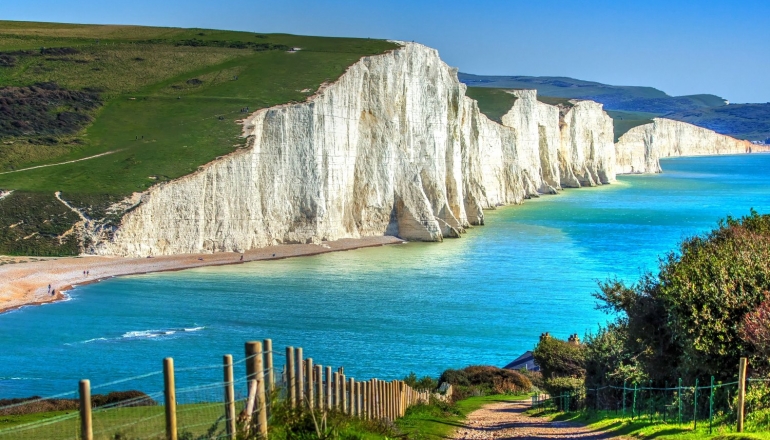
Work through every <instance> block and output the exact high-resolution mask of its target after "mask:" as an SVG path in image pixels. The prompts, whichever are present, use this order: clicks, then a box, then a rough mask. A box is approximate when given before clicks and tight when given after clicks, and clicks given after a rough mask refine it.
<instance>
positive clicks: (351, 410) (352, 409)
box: [348, 377, 356, 416]
mask: <svg viewBox="0 0 770 440" xmlns="http://www.w3.org/2000/svg"><path fill="white" fill-rule="evenodd" d="M349 380H350V382H349V384H348V385H349V386H348V394H350V399H349V400H348V405H349V406H348V415H351V416H355V415H356V380H355V379H354V378H352V377H351V378H350V379H349Z"/></svg>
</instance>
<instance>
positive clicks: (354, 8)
mask: <svg viewBox="0 0 770 440" xmlns="http://www.w3.org/2000/svg"><path fill="white" fill-rule="evenodd" d="M0 18H2V19H6V20H31V21H57V22H71V23H115V24H141V25H152V26H179V27H205V28H219V29H233V30H244V31H256V32H286V33H294V34H305V35H333V36H355V37H372V38H393V39H400V40H409V41H411V40H414V41H417V42H420V43H423V44H426V45H428V46H431V47H435V48H437V49H438V50H439V52H440V53H441V56H442V58H443V59H444V60H445V61H446V62H447V63H449V64H450V65H452V66H456V67H459V68H460V70H461V71H463V72H468V73H477V74H490V75H548V76H571V77H575V78H580V79H586V80H593V81H600V82H605V83H610V84H618V85H645V86H653V87H657V88H659V89H661V90H663V91H665V92H667V93H669V94H671V95H685V94H695V93H713V94H717V95H720V96H722V97H724V98H726V99H729V100H730V101H731V102H768V101H770V0H732V1H728V0H723V1H716V0H701V1H696V0H692V1H681V0H643V1H633V2H627V1H622V0H615V1H586V0H530V1H518V0H512V1H487V0H477V1H457V0H443V1H426V0H412V1H406V0H388V1H379V2H374V1H366V0H358V1H351V0H327V1H318V0H316V1H312V0H285V1H260V0H256V1H254V0H252V1H234V0H186V1H178V0H171V1H163V0H154V1H150V0H131V1H121V2H118V1H114V0H98V1H97V0H78V1H74V0H69V1H67V0H56V1H53V0H41V1H35V0H27V1H14V0H2V1H0Z"/></svg>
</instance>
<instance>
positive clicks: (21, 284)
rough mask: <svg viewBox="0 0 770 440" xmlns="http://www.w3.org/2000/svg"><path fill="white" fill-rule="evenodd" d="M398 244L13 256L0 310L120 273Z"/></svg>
mask: <svg viewBox="0 0 770 440" xmlns="http://www.w3.org/2000/svg"><path fill="white" fill-rule="evenodd" d="M397 243H403V240H401V239H399V238H396V237H387V236H385V237H365V238H347V239H342V240H337V241H327V242H323V243H321V244H286V245H278V246H269V247H265V248H260V249H253V250H250V251H246V252H245V253H243V254H241V253H236V252H218V253H213V254H212V253H206V254H185V255H169V256H160V257H154V258H121V257H95V256H94V257H91V256H84V257H66V258H55V259H38V258H34V257H4V258H5V260H6V261H8V262H10V261H15V263H14V264H4V265H2V266H0V313H2V312H7V311H9V310H13V309H16V308H19V307H22V306H27V305H36V304H44V303H49V302H54V301H59V300H62V299H66V292H67V291H68V290H71V289H72V288H73V287H76V286H78V285H83V284H88V283H94V282H97V281H99V280H103V279H106V278H110V277H116V276H121V275H134V274H141V273H150V272H163V271H170V270H183V269H192V268H195V267H204V266H221V265H225V264H240V263H247V262H249V261H259V260H272V259H279V258H291V257H301V256H308V255H318V254H324V253H327V252H337V251H346V250H351V249H359V248H365V247H373V246H384V245H388V244H397ZM241 255H243V259H241ZM49 284H50V286H51V290H50V291H49V289H48V286H49ZM52 291H53V292H54V293H53V294H52Z"/></svg>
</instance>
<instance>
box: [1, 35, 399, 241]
mask: <svg viewBox="0 0 770 440" xmlns="http://www.w3.org/2000/svg"><path fill="white" fill-rule="evenodd" d="M295 47H296V48H301V50H298V51H292V50H290V49H292V48H295ZM394 48H395V45H394V44H392V43H389V42H386V41H382V40H369V39H354V38H325V37H306V36H297V35H286V34H255V33H247V32H231V31H216V30H207V29H177V28H152V27H139V26H91V25H67V24H50V23H23V22H0V189H2V190H14V193H12V194H11V195H10V196H8V197H5V198H3V199H0V254H4V253H5V254H18V253H25V254H28V253H42V254H73V253H77V252H78V251H79V250H78V249H77V245H76V244H75V243H74V242H73V240H71V239H67V238H66V237H65V239H62V237H61V234H62V233H64V232H65V231H67V230H68V229H69V228H70V227H71V224H72V222H71V220H72V218H71V217H72V216H70V215H63V214H62V213H60V212H59V211H60V210H61V207H63V204H62V203H61V202H59V201H58V200H56V199H55V197H54V192H56V191H61V193H62V198H63V199H64V200H66V201H68V202H69V203H71V204H72V205H73V206H75V207H77V208H80V209H83V210H84V211H85V212H86V213H87V214H90V215H93V216H95V218H101V217H104V216H105V212H104V210H105V208H106V207H107V206H108V205H109V204H110V203H112V202H114V201H117V200H120V199H121V198H123V197H125V196H127V195H130V194H131V193H132V192H135V191H143V190H146V189H147V188H149V187H150V186H152V185H153V184H156V183H157V182H161V181H165V180H170V179H174V178H177V177H180V176H183V175H185V174H189V173H190V172H192V171H194V170H196V169H197V168H198V167H199V166H201V165H203V164H205V163H208V162H210V161H212V160H213V159H215V158H216V157H217V156H221V155H223V154H227V153H229V152H231V151H234V150H235V149H237V148H240V147H243V146H244V145H245V140H244V139H243V138H241V137H240V133H241V126H240V125H239V124H238V123H237V121H238V120H240V119H242V118H243V117H244V116H246V115H248V114H249V113H251V112H253V111H255V110H257V109H259V108H264V107H269V106H273V105H277V104H282V103H289V102H299V101H303V100H304V99H306V97H307V96H309V95H311V94H312V93H314V92H315V91H316V90H317V89H318V87H319V86H320V85H321V84H322V83H324V82H330V81H334V80H336V79H337V78H338V77H339V76H340V75H342V73H344V71H345V70H346V68H347V67H348V66H350V65H351V64H353V63H354V62H356V61H358V60H359V59H360V58H361V57H363V56H367V55H373V54H379V53H383V52H385V51H388V50H391V49H394ZM105 153H107V154H105ZM97 155H101V156H98V157H94V158H91V157H92V156H97ZM89 158H90V159H89ZM78 159H85V160H80V161H77V162H72V163H67V164H61V165H54V166H47V167H42V168H37V169H32V170H24V169H26V168H30V167H36V166H41V165H51V164H58V163H61V162H67V161H74V160H78ZM20 170H23V171H20ZM22 201H24V202H23V203H21V202H22ZM20 204H21V206H20ZM65 209H66V207H65ZM19 211H22V212H19ZM70 212H71V211H70ZM22 218H25V219H27V220H24V221H22V220H21V219H22ZM112 220H113V221H115V220H117V219H112ZM20 222H21V223H20ZM12 225H15V226H13V227H11V226H12ZM52 225H58V227H55V228H54V227H53V226H52Z"/></svg>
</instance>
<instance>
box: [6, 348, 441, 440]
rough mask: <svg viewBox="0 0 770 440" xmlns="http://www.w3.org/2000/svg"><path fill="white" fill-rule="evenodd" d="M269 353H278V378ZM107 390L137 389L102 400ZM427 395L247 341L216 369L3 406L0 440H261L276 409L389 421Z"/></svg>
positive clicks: (170, 371)
mask: <svg viewBox="0 0 770 440" xmlns="http://www.w3.org/2000/svg"><path fill="white" fill-rule="evenodd" d="M274 355H277V356H282V355H285V363H284V367H283V369H282V370H281V371H277V370H276V368H275V363H274ZM240 364H243V365H240ZM236 366H238V367H239V368H243V367H245V371H246V374H245V375H242V376H241V377H236V375H235V369H234V367H236ZM201 374H204V375H205V376H206V377H210V376H212V375H214V374H216V375H219V374H221V377H222V380H221V381H214V382H207V383H203V384H201V383H200V375H201ZM114 389H132V390H138V389H141V390H143V391H141V392H140V391H122V392H115V391H113V392H110V393H107V394H100V393H103V392H104V391H107V390H114ZM446 394H447V395H451V391H449V392H448V393H446ZM432 396H434V394H432V393H431V391H429V390H416V389H413V388H412V387H410V386H409V385H408V384H406V383H404V382H403V381H398V380H392V381H383V380H379V379H376V378H372V379H368V380H366V381H357V380H356V379H355V378H353V377H347V376H346V375H345V370H344V367H336V368H334V367H332V366H329V365H326V366H324V365H318V364H314V362H313V359H312V358H306V357H304V353H303V349H302V348H301V347H297V348H294V347H287V348H286V350H285V352H282V353H276V352H274V350H273V346H272V341H271V340H270V339H265V340H264V341H252V342H247V343H246V344H245V356H244V357H243V358H242V359H240V360H237V361H234V360H233V356H232V355H229V354H227V355H224V356H223V358H222V363H217V364H211V365H202V366H193V367H182V368H179V366H175V365H174V360H173V359H172V358H165V359H163V368H162V369H159V370H157V371H153V372H150V373H147V374H142V375H139V376H134V377H130V378H125V379H120V380H116V381H112V382H108V383H104V384H99V385H95V386H92V384H91V382H90V381H89V380H87V379H86V380H81V381H80V382H79V383H78V384H77V389H75V390H73V391H71V392H66V393H61V394H57V395H55V396H49V397H45V398H32V399H15V400H11V403H9V404H6V405H4V406H0V417H2V416H16V417H12V418H9V420H12V421H14V423H15V424H13V425H12V426H9V427H2V428H0V440H10V439H23V440H27V439H51V440H58V439H82V440H94V439H111V440H112V439H136V440H143V439H147V440H151V439H153V440H154V439H167V440H180V439H182V440H184V439H230V440H234V439H235V438H267V437H268V436H269V427H270V423H271V416H272V412H273V411H272V409H273V408H272V405H273V404H275V403H276V402H282V403H283V404H285V405H287V406H288V407H289V408H292V409H301V410H308V411H313V412H314V413H321V414H326V413H331V412H338V413H342V414H345V415H347V416H350V417H355V418H359V419H363V420H377V419H387V420H391V421H393V420H396V419H397V418H400V417H403V416H404V414H405V413H406V410H407V408H409V407H410V406H413V405H416V404H419V403H428V402H429V401H430V399H431V398H432ZM6 402H7V401H6Z"/></svg>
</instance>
